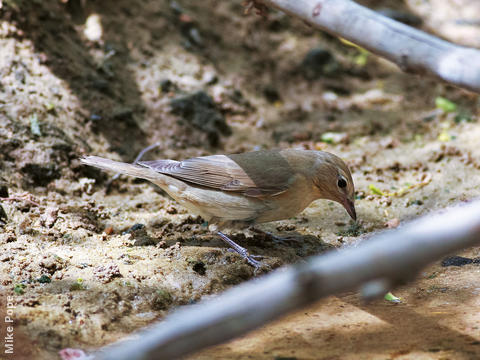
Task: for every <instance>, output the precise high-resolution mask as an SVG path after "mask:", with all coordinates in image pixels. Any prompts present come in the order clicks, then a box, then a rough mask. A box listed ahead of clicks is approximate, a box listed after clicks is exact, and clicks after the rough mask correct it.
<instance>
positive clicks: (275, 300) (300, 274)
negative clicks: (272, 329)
mask: <svg viewBox="0 0 480 360" xmlns="http://www.w3.org/2000/svg"><path fill="white" fill-rule="evenodd" d="M478 243H480V201H477V202H473V203H470V204H465V205H462V206H457V207H454V208H451V209H449V210H448V211H443V212H442V213H440V214H436V215H433V216H427V217H424V218H422V219H420V220H417V221H414V222H412V223H410V224H408V225H405V226H404V227H401V228H398V229H396V230H391V231H386V232H384V233H382V234H380V235H378V236H375V237H373V238H372V239H370V240H368V241H365V242H364V243H362V244H361V245H360V246H358V247H356V248H348V249H344V250H341V251H335V252H330V253H328V254H326V255H321V256H316V257H313V258H311V259H310V261H309V262H308V263H307V264H302V265H297V266H290V267H287V268H284V269H280V270H277V271H275V272H273V273H271V274H269V275H266V276H265V277H263V278H259V279H255V280H252V281H249V282H247V283H244V284H242V285H240V286H237V287H235V288H233V289H230V290H228V291H226V292H225V293H223V294H222V295H219V296H218V297H217V298H215V299H213V300H210V301H206V302H204V303H200V304H198V305H191V306H188V307H183V308H181V309H179V310H178V311H176V312H175V313H173V314H172V315H171V316H168V317H167V318H166V319H165V320H164V321H162V322H160V323H158V324H156V325H154V326H152V327H150V328H149V329H148V330H146V331H142V332H140V333H138V335H134V339H133V340H128V341H124V342H121V343H119V344H116V345H113V346H111V347H107V348H105V349H104V350H103V351H101V352H99V353H97V358H98V359H103V360H106V359H109V360H123V359H124V360H127V359H128V360H135V359H158V360H159V359H176V358H178V357H181V356H185V355H187V354H190V353H192V352H194V351H198V350H200V349H203V348H205V347H207V346H211V345H215V344H219V343H222V342H224V341H227V340H230V339H232V338H234V337H236V336H239V335H242V334H244V333H246V332H247V331H250V330H253V329H255V328H258V327H259V326H261V325H264V324H265V323H267V322H269V321H271V320H274V319H276V318H278V317H280V316H283V315H285V314H286V313H288V312H291V311H294V310H298V309H299V308H301V307H304V306H306V305H309V304H311V303H313V302H315V301H317V300H319V299H320V298H322V297H325V296H328V295H332V294H337V293H339V292H344V291H347V290H352V289H356V288H358V287H359V286H361V285H364V286H363V288H364V290H365V292H366V293H369V294H370V295H371V294H379V293H382V292H384V291H385V289H386V288H389V287H390V286H394V285H397V284H399V283H402V282H404V281H407V280H411V279H412V278H413V277H414V276H415V275H416V274H417V273H418V271H420V269H421V268H422V267H424V266H425V265H427V264H429V263H431V262H432V261H435V260H437V259H440V258H441V257H443V256H446V255H448V254H450V253H452V252H454V251H458V250H460V249H463V248H466V247H469V246H472V245H474V244H478Z"/></svg>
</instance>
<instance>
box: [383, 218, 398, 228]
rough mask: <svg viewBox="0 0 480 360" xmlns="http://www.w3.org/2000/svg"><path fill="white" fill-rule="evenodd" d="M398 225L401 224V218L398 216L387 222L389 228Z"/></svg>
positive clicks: (386, 225)
mask: <svg viewBox="0 0 480 360" xmlns="http://www.w3.org/2000/svg"><path fill="white" fill-rule="evenodd" d="M398 225H400V220H398V219H397V218H393V219H390V220H388V221H387V222H386V223H385V227H387V228H389V229H394V228H396V227H398Z"/></svg>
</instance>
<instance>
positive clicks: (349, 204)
mask: <svg viewBox="0 0 480 360" xmlns="http://www.w3.org/2000/svg"><path fill="white" fill-rule="evenodd" d="M342 205H343V207H344V208H345V210H347V212H348V215H350V217H351V218H352V219H353V221H357V212H356V211H355V204H354V203H353V201H352V200H350V199H345V201H344V202H343V204H342Z"/></svg>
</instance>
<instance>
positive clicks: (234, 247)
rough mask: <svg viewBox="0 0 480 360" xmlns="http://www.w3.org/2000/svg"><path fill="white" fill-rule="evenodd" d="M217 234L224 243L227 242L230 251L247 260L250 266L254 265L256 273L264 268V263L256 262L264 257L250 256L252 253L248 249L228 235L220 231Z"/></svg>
mask: <svg viewBox="0 0 480 360" xmlns="http://www.w3.org/2000/svg"><path fill="white" fill-rule="evenodd" d="M217 234H218V236H220V238H221V239H222V240H223V241H225V242H226V243H227V244H228V245H230V247H231V249H229V250H230V251H234V252H236V253H238V254H240V255H241V256H242V257H243V258H244V259H245V260H247V262H248V263H249V264H250V265H252V266H253V267H254V268H255V271H257V270H258V269H260V268H261V267H262V266H264V264H263V263H262V262H260V261H257V260H255V259H261V258H263V257H262V256H260V255H250V253H249V252H248V250H247V249H245V248H244V247H242V246H240V245H238V244H237V243H236V242H235V241H233V240H232V239H230V238H229V237H228V236H227V235H225V234H224V233H222V232H221V231H218V232H217Z"/></svg>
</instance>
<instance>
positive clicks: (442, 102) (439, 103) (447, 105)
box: [435, 96, 457, 113]
mask: <svg viewBox="0 0 480 360" xmlns="http://www.w3.org/2000/svg"><path fill="white" fill-rule="evenodd" d="M435 106H436V107H437V109H441V110H443V111H445V112H447V113H449V112H454V111H455V110H457V105H456V104H455V103H454V102H452V101H450V100H448V99H446V98H444V97H441V96H438V97H437V98H436V99H435Z"/></svg>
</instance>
